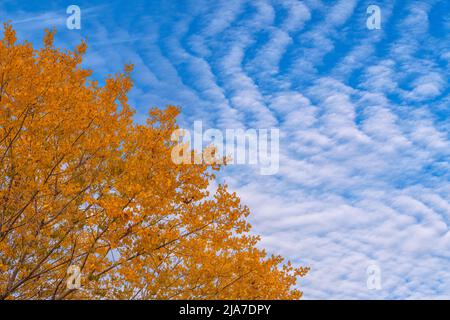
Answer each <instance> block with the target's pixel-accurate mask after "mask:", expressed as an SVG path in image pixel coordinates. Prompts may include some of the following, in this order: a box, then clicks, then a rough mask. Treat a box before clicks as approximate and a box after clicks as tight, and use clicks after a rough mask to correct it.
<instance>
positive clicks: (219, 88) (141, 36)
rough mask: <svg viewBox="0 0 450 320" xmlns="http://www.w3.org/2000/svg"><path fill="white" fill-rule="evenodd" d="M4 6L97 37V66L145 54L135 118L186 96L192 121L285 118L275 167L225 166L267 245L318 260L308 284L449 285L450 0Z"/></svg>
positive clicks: (64, 37) (359, 294)
mask: <svg viewBox="0 0 450 320" xmlns="http://www.w3.org/2000/svg"><path fill="white" fill-rule="evenodd" d="M70 4H76V5H78V6H79V7H80V8H81V13H82V16H81V23H82V25H81V30H68V29H67V28H66V18H67V16H68V15H67V14H66V8H67V6H68V5H70ZM370 4H375V5H378V6H379V7H380V9H381V29H380V30H369V29H368V28H367V27H366V19H367V17H368V15H367V13H366V9H367V7H368V6H369V5H370ZM0 20H1V21H2V22H4V21H6V20H11V21H12V24H13V26H14V27H15V29H16V30H17V32H18V35H19V39H22V40H24V39H27V40H30V41H32V42H33V43H34V44H36V45H38V44H39V45H40V43H41V40H42V35H43V29H44V28H46V27H52V26H55V27H56V28H57V35H56V44H57V45H58V46H61V47H73V46H74V45H75V44H77V43H78V42H79V41H80V39H87V42H88V52H87V54H86V58H85V61H84V65H85V66H86V67H88V68H92V69H93V70H94V72H95V74H96V77H97V78H98V79H99V80H101V79H104V77H106V76H107V75H108V74H113V73H115V72H117V71H120V70H121V69H122V66H123V65H124V64H125V63H134V65H135V71H134V72H133V79H134V81H135V88H134V89H133V91H132V92H131V94H130V98H131V103H132V105H134V106H135V108H136V110H137V114H136V121H143V120H144V119H145V116H146V113H147V110H148V108H149V107H152V106H160V107H164V106H165V105H167V104H174V105H178V106H181V107H182V110H183V111H182V115H181V118H180V123H181V125H182V126H184V127H191V126H192V124H193V122H194V121H196V120H202V121H203V123H204V126H206V127H210V128H219V129H221V130H224V129H227V128H279V129H280V137H281V138H280V139H281V140H280V169H279V172H278V173H277V174H276V175H272V176H263V175H260V174H259V173H258V170H256V169H255V168H254V167H252V166H230V167H227V168H226V169H225V170H224V171H223V173H222V174H221V176H220V180H221V181H226V182H227V183H228V184H229V185H230V187H231V189H233V190H235V191H236V192H237V193H238V194H239V195H240V196H241V198H242V199H243V202H244V203H246V204H248V205H249V206H250V208H251V210H252V215H251V216H250V221H251V222H252V224H253V226H254V229H253V231H254V232H255V233H258V234H261V235H262V242H261V246H263V247H265V248H267V249H268V251H269V252H272V253H277V254H282V255H283V256H285V257H286V258H288V259H290V260H292V261H293V262H294V263H295V264H300V265H309V266H310V267H311V268H312V271H311V273H310V275H309V276H308V277H307V278H305V279H301V281H300V286H301V287H302V289H303V291H304V297H305V298H308V299H315V298H326V299H330V298H337V299H342V298H352V299H358V298H368V299H385V298H388V299H404V298H450V270H449V265H450V230H449V224H450V184H449V180H450V179H449V178H450V163H449V160H450V122H449V116H450V95H449V93H450V91H449V85H448V77H449V74H450V73H449V63H450V41H449V40H450V36H449V31H450V3H449V2H448V1H446V0H442V1H433V0H429V1H352V0H344V1H315V0H310V1H297V0H273V1H270V0H260V1H258V0H254V1H243V0H242V1H232V0H225V1H199V0H195V1H70V2H69V1H31V0H23V1H9V0H6V1H5V0H2V2H1V3H0ZM372 264H375V265H377V266H379V268H380V270H381V284H382V289H381V290H368V288H367V286H366V279H367V275H366V269H367V267H368V266H369V265H372Z"/></svg>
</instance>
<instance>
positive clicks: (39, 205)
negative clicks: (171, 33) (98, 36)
mask: <svg viewBox="0 0 450 320" xmlns="http://www.w3.org/2000/svg"><path fill="white" fill-rule="evenodd" d="M53 38H54V31H47V32H46V36H45V38H44V45H43V47H42V48H41V49H39V50H37V49H34V48H33V46H32V44H31V43H27V42H25V43H18V42H17V40H16V35H15V31H14V30H13V29H12V27H11V26H9V25H5V27H4V35H3V39H2V40H1V42H0V85H1V88H0V298H2V299H297V298H300V297H301V291H299V290H298V289H296V286H295V284H296V280H297V277H298V276H304V275H305V274H306V272H307V271H308V268H305V267H300V268H294V267H293V266H292V265H291V264H290V263H287V264H283V262H282V261H283V259H282V258H281V257H279V256H268V255H267V254H266V252H265V251H264V250H261V249H258V248H257V247H256V244H257V242H258V240H259V238H258V237H257V236H254V235H251V234H250V233H249V229H250V225H249V223H248V222H247V221H246V217H247V215H248V214H249V210H248V208H247V207H246V206H244V205H242V204H241V203H240V199H239V198H238V197H237V196H236V194H235V193H231V192H229V191H228V190H227V187H226V185H219V186H218V188H217V189H216V190H215V191H214V192H211V193H210V191H209V190H210V184H211V182H212V181H213V180H214V179H215V176H214V171H215V170H218V169H219V168H220V166H219V165H217V164H215V163H214V161H212V162H211V164H200V165H182V164H181V165H177V164H175V163H174V162H173V161H172V160H171V149H172V148H173V146H174V145H176V144H177V143H179V142H173V141H171V139H170V137H171V133H172V132H173V131H174V130H176V129H177V128H178V127H177V125H176V116H177V114H178V109H177V108H175V107H167V108H166V110H160V109H151V110H150V111H149V116H148V119H147V122H146V124H143V125H140V124H136V123H135V122H133V120H132V116H133V111H132V108H131V107H130V106H129V104H128V102H127V92H128V91H129V90H130V88H131V87H132V82H131V80H130V72H131V69H132V67H131V66H126V67H125V70H124V71H123V72H122V73H119V74H117V75H115V76H111V77H109V78H108V79H106V81H105V84H104V85H103V86H100V85H99V84H98V83H97V82H96V81H92V80H90V76H91V71H89V70H86V69H83V68H82V67H81V65H80V64H81V62H82V56H83V53H84V52H85V50H86V45H85V43H81V44H80V45H79V46H78V47H76V48H75V49H74V50H72V51H69V50H59V49H57V48H55V47H54V45H53ZM191 152H192V156H194V154H193V151H191ZM71 266H77V267H78V268H79V269H80V271H81V275H82V277H81V288H79V289H76V288H73V286H67V283H66V282H67V279H68V277H69V274H68V272H67V270H68V269H70V267H71Z"/></svg>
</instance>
